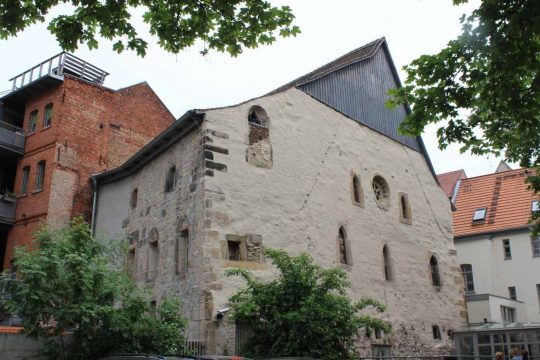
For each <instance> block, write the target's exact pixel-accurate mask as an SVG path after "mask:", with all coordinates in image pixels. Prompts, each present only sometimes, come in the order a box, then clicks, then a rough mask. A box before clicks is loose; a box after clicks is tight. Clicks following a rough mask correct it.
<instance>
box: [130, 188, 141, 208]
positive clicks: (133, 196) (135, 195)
mask: <svg viewBox="0 0 540 360" xmlns="http://www.w3.org/2000/svg"><path fill="white" fill-rule="evenodd" d="M138 197H139V189H138V188H135V189H133V191H132V192H131V201H130V202H131V208H132V209H135V208H136V207H137V200H138Z"/></svg>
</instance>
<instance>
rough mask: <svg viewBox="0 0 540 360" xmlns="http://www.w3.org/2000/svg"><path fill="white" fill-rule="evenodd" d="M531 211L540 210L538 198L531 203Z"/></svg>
mask: <svg viewBox="0 0 540 360" xmlns="http://www.w3.org/2000/svg"><path fill="white" fill-rule="evenodd" d="M531 211H532V212H533V213H535V212H539V211H540V204H539V203H538V200H533V201H532V203H531Z"/></svg>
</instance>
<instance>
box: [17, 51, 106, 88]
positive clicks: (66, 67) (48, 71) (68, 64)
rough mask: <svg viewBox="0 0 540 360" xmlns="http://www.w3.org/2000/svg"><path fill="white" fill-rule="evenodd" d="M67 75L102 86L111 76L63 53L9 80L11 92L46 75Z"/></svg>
mask: <svg viewBox="0 0 540 360" xmlns="http://www.w3.org/2000/svg"><path fill="white" fill-rule="evenodd" d="M65 73H67V74H71V75H74V76H76V77H79V78H81V79H83V80H86V81H90V82H94V83H97V84H100V85H101V84H103V82H104V81H105V77H106V76H107V75H109V73H107V72H105V71H103V70H101V69H100V68H98V67H96V66H94V65H91V64H89V63H87V62H86V61H84V60H82V59H79V58H78V57H76V56H75V55H72V54H70V53H66V52H61V53H59V54H56V55H54V56H53V57H51V58H49V59H47V60H45V61H43V62H42V63H40V64H38V65H36V66H34V67H32V68H30V69H28V70H26V71H25V72H22V73H20V74H19V75H17V76H15V77H13V78H11V79H9V81H13V84H12V87H11V90H12V91H14V90H17V89H19V88H21V87H23V86H25V85H28V84H29V83H31V82H32V81H35V80H37V79H39V78H41V77H43V76H45V75H56V76H62V75H64V74H65Z"/></svg>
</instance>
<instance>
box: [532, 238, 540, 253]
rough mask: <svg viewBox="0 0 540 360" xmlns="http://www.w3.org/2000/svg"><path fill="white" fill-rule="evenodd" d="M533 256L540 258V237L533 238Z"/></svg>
mask: <svg viewBox="0 0 540 360" xmlns="http://www.w3.org/2000/svg"><path fill="white" fill-rule="evenodd" d="M531 246H532V255H533V257H539V256H540V236H535V237H531Z"/></svg>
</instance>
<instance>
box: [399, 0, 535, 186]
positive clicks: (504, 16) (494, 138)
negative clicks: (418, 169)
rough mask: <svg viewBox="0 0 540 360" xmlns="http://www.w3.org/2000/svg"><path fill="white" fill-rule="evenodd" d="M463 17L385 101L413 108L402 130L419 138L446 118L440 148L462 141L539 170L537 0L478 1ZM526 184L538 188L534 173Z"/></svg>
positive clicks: (411, 67)
mask: <svg viewBox="0 0 540 360" xmlns="http://www.w3.org/2000/svg"><path fill="white" fill-rule="evenodd" d="M465 2H467V0H454V4H455V5H458V4H461V3H465ZM461 22H462V33H461V35H460V36H459V37H458V38H457V39H455V40H452V41H450V42H449V43H448V45H447V46H446V47H445V48H444V49H442V50H441V51H440V52H439V53H438V54H435V55H423V56H420V57H419V58H417V59H415V60H414V61H413V62H411V64H409V65H408V66H405V71H406V72H407V74H408V77H407V80H406V84H405V86H404V87H403V88H401V89H398V90H395V91H393V92H391V94H392V95H393V99H392V100H391V102H390V105H396V104H402V103H408V104H410V105H411V106H412V109H413V111H412V114H411V115H410V116H408V117H407V119H406V120H405V121H404V122H403V123H402V124H401V131H402V132H403V133H405V134H408V135H413V136H417V135H419V134H421V133H422V130H423V129H424V127H425V126H426V125H428V124H431V123H439V122H441V121H446V122H445V125H444V126H441V127H440V128H439V129H438V132H437V136H438V140H439V146H440V148H441V149H444V148H446V147H447V146H448V145H449V144H451V143H460V144H462V148H461V150H462V151H467V150H469V151H471V152H472V153H473V154H478V155H481V154H487V153H492V154H496V155H503V156H505V157H506V158H507V159H508V160H510V161H511V162H518V163H519V164H520V165H521V166H523V167H528V168H531V167H536V168H538V167H539V166H540V135H539V134H540V2H539V1H538V0H482V2H481V4H480V6H479V8H478V9H476V10H475V11H473V12H472V14H471V15H470V16H468V17H465V16H464V17H463V18H462V19H461ZM537 173H538V172H537ZM529 183H530V184H531V185H532V188H533V189H534V190H535V191H536V192H538V191H540V181H539V179H538V177H536V176H534V177H532V178H531V179H530V182H529Z"/></svg>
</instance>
